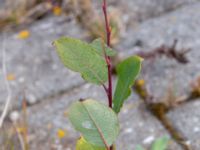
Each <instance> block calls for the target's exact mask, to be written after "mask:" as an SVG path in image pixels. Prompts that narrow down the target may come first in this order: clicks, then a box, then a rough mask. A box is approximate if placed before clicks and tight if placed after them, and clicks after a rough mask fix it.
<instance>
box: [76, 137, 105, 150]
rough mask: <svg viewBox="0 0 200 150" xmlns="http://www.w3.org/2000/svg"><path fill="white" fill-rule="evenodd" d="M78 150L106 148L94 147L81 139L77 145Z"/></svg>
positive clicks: (102, 149)
mask: <svg viewBox="0 0 200 150" xmlns="http://www.w3.org/2000/svg"><path fill="white" fill-rule="evenodd" d="M76 150H106V148H105V147H98V146H94V145H92V144H90V143H88V142H87V141H86V140H85V139H84V138H83V137H81V138H80V139H79V140H78V141H77V143H76Z"/></svg>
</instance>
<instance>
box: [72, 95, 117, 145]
mask: <svg viewBox="0 0 200 150" xmlns="http://www.w3.org/2000/svg"><path fill="white" fill-rule="evenodd" d="M69 119H70V121H71V123H72V125H73V126H74V127H75V129H76V130H77V131H79V132H81V133H82V136H83V137H84V139H85V140H86V141H87V142H89V143H91V144H93V145H96V146H100V147H103V146H104V147H106V146H111V145H112V144H113V142H114V141H115V140H116V138H117V136H118V133H119V122H118V119H117V115H116V114H115V112H114V111H113V110H112V109H110V108H109V107H107V106H105V105H103V104H101V103H99V102H97V101H94V100H91V99H88V100H85V101H82V102H76V103H74V104H72V106H71V107H70V109H69Z"/></svg>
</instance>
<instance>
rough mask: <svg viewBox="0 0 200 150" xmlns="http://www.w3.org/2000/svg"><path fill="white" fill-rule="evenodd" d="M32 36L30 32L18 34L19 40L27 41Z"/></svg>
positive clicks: (25, 31)
mask: <svg viewBox="0 0 200 150" xmlns="http://www.w3.org/2000/svg"><path fill="white" fill-rule="evenodd" d="M29 36H30V32H29V31H28V30H22V31H20V32H19V34H18V38H20V39H26V38H28V37H29Z"/></svg>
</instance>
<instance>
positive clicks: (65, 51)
mask: <svg viewBox="0 0 200 150" xmlns="http://www.w3.org/2000/svg"><path fill="white" fill-rule="evenodd" d="M54 45H55V46H56V50H57V53H58V55H59V57H60V59H61V61H62V63H63V64H64V65H65V66H66V67H67V68H69V69H71V70H73V71H75V72H79V73H81V75H82V77H83V78H84V79H85V80H86V81H88V82H91V83H95V84H103V83H105V82H106V81H107V79H108V77H107V65H106V62H105V59H104V58H103V57H102V56H100V55H99V53H97V51H96V50H95V49H94V48H93V47H92V46H91V45H90V44H87V43H85V42H82V41H80V40H77V39H73V38H68V37H63V38H60V39H58V40H56V41H55V42H54Z"/></svg>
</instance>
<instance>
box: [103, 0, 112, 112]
mask: <svg viewBox="0 0 200 150" xmlns="http://www.w3.org/2000/svg"><path fill="white" fill-rule="evenodd" d="M102 9H103V13H104V17H105V26H106V36H107V46H109V47H110V36H111V29H110V26H109V21H108V15H107V2H106V0H103V5H102ZM105 60H106V63H107V67H108V89H107V90H106V93H107V96H108V105H109V107H110V108H112V70H111V59H110V57H109V56H107V55H105Z"/></svg>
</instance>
